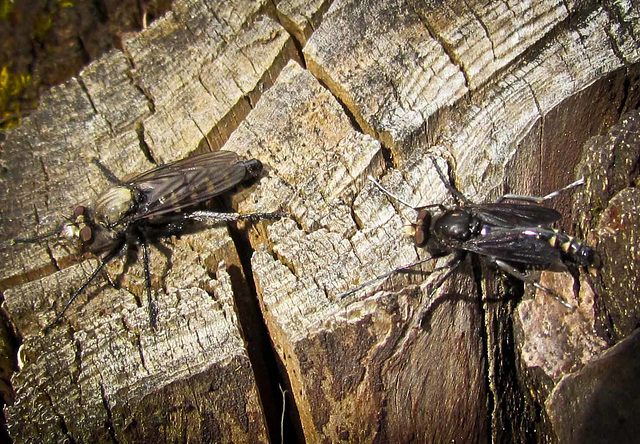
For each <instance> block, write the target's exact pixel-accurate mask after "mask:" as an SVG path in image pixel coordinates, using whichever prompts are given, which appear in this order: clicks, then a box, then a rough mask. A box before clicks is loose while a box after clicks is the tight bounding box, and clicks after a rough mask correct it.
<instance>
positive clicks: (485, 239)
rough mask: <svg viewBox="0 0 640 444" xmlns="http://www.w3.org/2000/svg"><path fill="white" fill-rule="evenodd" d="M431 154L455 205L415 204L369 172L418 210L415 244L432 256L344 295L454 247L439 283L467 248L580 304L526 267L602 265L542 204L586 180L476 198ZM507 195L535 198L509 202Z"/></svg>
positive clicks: (555, 212)
mask: <svg viewBox="0 0 640 444" xmlns="http://www.w3.org/2000/svg"><path fill="white" fill-rule="evenodd" d="M431 160H432V163H433V165H434V167H435V169H436V172H437V173H438V176H439V177H440V180H441V181H442V182H443V183H444V185H445V187H446V188H447V190H448V191H449V192H450V193H451V195H452V197H453V199H454V201H455V205H454V206H452V207H449V208H448V207H446V206H444V205H442V204H431V205H426V206H421V207H414V206H412V205H411V204H409V203H407V202H405V201H404V200H402V199H401V198H399V197H397V196H395V195H394V194H392V193H390V192H389V191H387V190H386V189H385V188H384V187H383V186H382V185H381V184H379V183H378V182H377V181H376V180H375V179H374V178H373V177H369V179H370V180H371V181H372V182H373V183H374V184H375V185H376V186H377V187H378V188H379V189H380V190H381V191H382V192H384V193H385V194H387V195H388V196H389V197H391V198H393V199H394V200H397V201H399V202H400V203H402V204H404V205H406V206H408V207H410V208H412V209H414V210H416V211H417V213H418V214H417V218H416V222H415V223H413V224H412V231H413V233H412V234H413V240H414V242H415V244H416V246H418V247H422V248H426V249H427V251H428V252H429V253H430V254H429V257H427V258H425V259H422V260H419V261H417V262H414V263H412V264H409V265H405V266H402V267H399V268H396V269H394V270H392V271H390V272H388V273H385V274H383V275H381V276H377V277H376V278H374V279H372V280H370V281H367V282H365V283H364V284H362V285H360V286H358V287H357V288H355V289H352V290H350V291H349V292H347V293H344V294H343V295H342V297H344V296H347V295H349V294H352V293H354V292H356V291H358V290H360V289H362V288H364V287H365V286H367V285H370V284H372V283H374V282H377V281H379V280H381V279H384V278H386V277H388V276H391V275H392V274H394V273H397V272H400V271H405V270H409V269H411V268H414V267H416V266H418V265H420V264H422V263H425V262H427V261H430V260H432V259H437V258H440V257H444V256H446V255H448V254H451V253H453V256H452V258H451V259H450V260H449V261H447V264H446V265H445V266H444V267H441V268H442V269H444V268H446V269H448V271H447V272H446V273H444V275H443V277H442V278H441V279H440V280H439V282H438V284H437V285H436V288H437V287H438V286H439V284H441V283H442V282H444V281H445V280H446V279H447V278H448V276H449V275H450V274H451V273H452V272H453V271H454V270H455V268H456V267H457V266H458V265H459V264H460V263H461V262H462V260H463V259H464V258H465V256H466V255H467V253H475V254H477V255H479V256H481V257H482V258H483V259H484V260H486V261H487V262H488V263H489V264H492V265H494V266H496V267H497V268H499V269H500V270H502V271H503V272H504V273H506V274H508V275H511V276H513V277H515V278H517V279H519V280H521V281H523V282H525V283H529V284H531V285H534V286H535V287H536V288H539V289H541V290H543V291H545V292H546V293H548V294H549V295H551V296H552V297H553V298H554V299H556V300H557V301H559V302H560V303H562V304H563V305H564V306H565V307H567V308H570V309H573V308H575V307H573V306H572V305H571V304H569V303H568V302H567V301H565V300H564V299H562V298H561V297H559V296H558V295H557V294H556V293H554V292H553V291H552V290H550V289H549V288H547V287H544V286H543V285H540V284H539V283H538V282H536V281H535V280H534V279H533V278H532V277H531V276H529V275H528V274H526V273H524V272H522V271H521V269H523V268H549V267H552V266H555V265H559V264H563V263H573V264H576V265H578V266H585V267H598V266H599V265H600V259H599V256H598V254H597V252H596V251H595V250H594V249H593V248H591V247H589V246H587V245H585V244H584V243H582V242H580V241H578V240H577V239H575V238H574V237H572V236H569V235H567V234H566V233H564V232H562V231H560V230H557V229H553V228H551V227H550V225H551V224H553V223H554V222H556V221H558V220H559V219H560V218H561V217H562V215H561V214H560V213H559V212H558V211H556V210H554V209H552V208H548V207H544V206H542V205H539V204H541V203H542V202H544V201H546V200H548V199H551V198H554V197H556V196H558V195H559V194H560V193H562V192H563V191H566V190H569V189H571V188H574V187H576V186H579V185H582V184H583V183H584V180H582V179H580V180H577V181H575V182H573V183H571V184H569V185H567V186H565V187H564V188H562V189H560V190H557V191H554V192H552V193H550V194H548V195H546V196H543V197H534V196H520V195H515V194H506V195H504V196H502V197H501V198H500V199H498V201H497V202H495V203H485V204H475V203H473V202H471V201H470V200H469V199H468V198H467V197H466V196H465V195H464V194H462V193H461V192H460V191H459V190H457V189H456V188H455V187H454V186H453V184H451V183H450V181H449V180H447V178H446V177H445V175H444V173H443V172H442V170H441V169H440V167H439V166H438V164H437V163H436V161H435V160H434V159H431ZM505 200H515V201H521V202H530V203H509V202H505ZM536 204H537V205H536ZM434 208H435V209H437V210H439V212H438V213H436V214H432V213H431V211H430V210H431V209H434Z"/></svg>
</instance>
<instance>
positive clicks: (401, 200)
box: [367, 175, 416, 210]
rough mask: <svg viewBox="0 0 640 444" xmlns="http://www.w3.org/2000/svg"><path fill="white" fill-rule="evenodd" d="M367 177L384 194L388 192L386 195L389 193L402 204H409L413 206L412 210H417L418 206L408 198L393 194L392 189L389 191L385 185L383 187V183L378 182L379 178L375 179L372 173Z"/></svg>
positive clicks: (408, 205) (410, 206)
mask: <svg viewBox="0 0 640 444" xmlns="http://www.w3.org/2000/svg"><path fill="white" fill-rule="evenodd" d="M367 178H368V179H369V180H370V181H371V182H373V184H374V185H375V186H377V187H378V188H379V189H380V191H382V192H383V193H384V194H386V195H387V196H389V197H390V198H392V199H395V200H397V201H398V202H400V203H401V204H403V205H405V206H407V207H409V208H411V209H412V210H415V209H416V207H414V206H413V205H411V204H410V203H409V202H407V201H406V200H404V199H402V198H401V197H400V196H398V195H396V194H393V193H392V192H391V191H389V190H387V189H386V188H385V187H383V186H382V184H380V182H378V181H377V180H375V179H374V178H373V176H372V175H369V176H367Z"/></svg>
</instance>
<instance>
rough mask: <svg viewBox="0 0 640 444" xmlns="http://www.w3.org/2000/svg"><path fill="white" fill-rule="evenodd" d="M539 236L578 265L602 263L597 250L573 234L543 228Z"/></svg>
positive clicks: (595, 265) (593, 265) (596, 265)
mask: <svg viewBox="0 0 640 444" xmlns="http://www.w3.org/2000/svg"><path fill="white" fill-rule="evenodd" d="M538 236H539V238H544V239H546V240H547V241H548V242H549V243H550V244H551V246H552V247H554V248H558V249H559V250H560V251H562V253H563V255H564V256H566V257H567V258H569V259H570V260H571V261H573V262H575V263H576V264H578V265H583V266H590V267H598V266H599V265H600V258H599V257H598V254H597V253H596V251H595V250H594V249H593V248H591V247H589V246H588V245H585V244H584V243H582V242H580V241H579V240H577V239H576V238H574V237H573V236H569V235H568V234H566V233H564V232H562V231H560V230H549V231H547V230H544V231H542V230H541V231H540V232H539V233H538Z"/></svg>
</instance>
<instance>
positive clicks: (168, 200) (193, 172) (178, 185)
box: [13, 151, 285, 333]
mask: <svg viewBox="0 0 640 444" xmlns="http://www.w3.org/2000/svg"><path fill="white" fill-rule="evenodd" d="M94 163H95V164H96V165H97V166H98V168H99V169H100V170H101V171H102V172H103V174H104V175H105V176H106V178H107V179H108V180H109V182H110V183H111V184H112V186H111V187H110V188H108V189H107V190H106V191H105V192H104V193H103V194H102V195H100V196H98V198H97V199H96V200H95V201H94V202H93V204H92V205H91V206H90V207H84V206H78V207H77V208H76V209H75V211H74V213H73V217H72V219H71V220H70V221H67V222H64V223H62V224H60V225H59V226H58V227H56V228H55V229H54V230H53V231H51V232H48V233H45V234H42V235H40V236H35V237H32V238H28V239H14V241H13V242H14V243H36V242H40V241H43V240H45V239H47V238H49V237H54V236H57V237H59V238H61V239H66V240H74V241H77V242H78V243H79V251H80V253H82V254H84V253H87V252H88V253H93V254H95V255H98V256H102V259H101V261H100V264H99V265H98V266H97V267H96V268H95V270H94V271H93V272H92V273H91V275H90V276H89V277H88V278H87V279H86V280H85V281H84V283H83V284H82V285H81V286H80V287H79V288H78V289H76V290H75V291H74V292H73V293H72V295H71V297H70V298H69V299H68V300H67V302H66V303H65V305H64V306H63V307H62V310H61V311H60V312H59V313H58V314H57V316H56V318H55V319H54V321H53V322H52V323H51V324H49V325H48V326H47V327H45V329H44V332H45V333H46V332H47V331H49V330H50V329H51V328H52V327H54V326H55V325H56V324H58V322H60V320H61V319H62V317H63V315H64V313H65V312H66V311H67V309H68V308H69V306H70V305H71V304H72V303H73V301H74V300H75V299H76V298H77V297H78V296H79V295H80V294H82V293H83V292H84V291H85V289H86V288H87V286H88V285H89V284H90V283H91V282H92V281H93V280H94V279H95V278H96V276H97V275H98V274H99V273H100V272H101V271H102V269H103V268H104V267H105V265H107V264H108V263H109V262H110V261H111V260H112V259H113V258H115V257H116V256H118V255H119V254H120V253H121V252H122V251H123V250H124V249H125V248H137V247H140V248H141V250H142V259H143V265H144V278H145V287H146V293H147V304H148V310H149V323H150V325H151V326H152V327H153V328H155V327H156V325H157V315H158V310H157V307H156V305H155V301H154V299H153V297H152V289H151V275H150V272H149V247H148V244H149V242H154V243H155V241H156V240H158V239H160V238H162V237H169V236H172V235H177V234H184V233H185V232H186V231H188V230H189V229H190V227H193V223H194V222H196V223H205V224H216V223H221V222H235V221H241V220H249V221H257V220H260V219H277V218H280V217H283V216H285V214H283V213H251V214H237V213H229V212H217V211H209V210H201V209H199V208H200V207H201V206H202V204H204V203H205V202H208V201H211V200H212V199H213V198H215V197H217V196H221V195H223V194H226V193H229V192H231V191H233V189H234V188H236V186H237V185H239V184H241V183H244V182H248V181H252V180H256V179H257V178H259V177H260V174H261V172H262V169H263V166H262V163H261V162H260V161H259V160H257V159H251V160H247V161H243V160H240V159H239V158H238V155H237V154H236V153H233V152H230V151H216V152H209V153H204V154H199V155H195V156H191V157H187V158H185V159H182V160H178V161H175V162H172V163H168V164H165V165H161V166H158V167H156V168H153V169H151V170H149V171H146V172H143V173H141V174H138V175H137V176H134V177H133V178H132V179H130V180H126V181H122V180H120V179H118V178H117V177H116V176H115V175H113V173H111V172H110V171H109V170H108V169H107V168H106V167H105V166H103V165H102V164H101V163H100V162H99V161H98V160H97V159H94ZM136 253H137V252H136ZM136 256H137V254H136ZM168 259H169V263H170V257H169V258H168ZM126 269H127V265H125V271H124V272H126Z"/></svg>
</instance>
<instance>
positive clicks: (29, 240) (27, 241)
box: [11, 228, 60, 245]
mask: <svg viewBox="0 0 640 444" xmlns="http://www.w3.org/2000/svg"><path fill="white" fill-rule="evenodd" d="M58 234H60V228H56V229H55V230H53V231H49V232H47V233H43V234H39V235H37V236H34V237H28V238H17V239H12V240H11V245H15V244H35V243H38V242H41V241H43V240H45V239H48V238H50V237H53V236H57V235H58Z"/></svg>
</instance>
